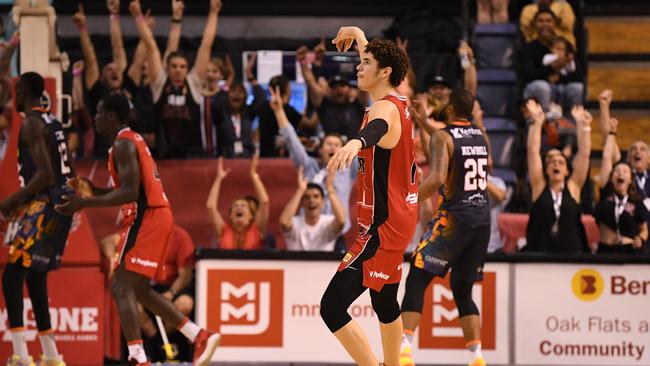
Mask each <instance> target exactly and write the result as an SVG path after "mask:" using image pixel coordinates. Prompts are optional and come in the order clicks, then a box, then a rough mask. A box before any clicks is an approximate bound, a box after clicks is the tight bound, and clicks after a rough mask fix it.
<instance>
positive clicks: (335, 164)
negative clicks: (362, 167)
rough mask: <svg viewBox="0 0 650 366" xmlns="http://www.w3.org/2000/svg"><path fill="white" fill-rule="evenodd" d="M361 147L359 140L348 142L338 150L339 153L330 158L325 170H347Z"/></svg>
mask: <svg viewBox="0 0 650 366" xmlns="http://www.w3.org/2000/svg"><path fill="white" fill-rule="evenodd" d="M361 147H363V146H362V145H361V140H359V139H352V140H350V141H348V143H347V144H345V146H343V147H342V148H340V149H339V151H337V152H336V153H334V156H332V157H331V158H330V161H329V162H328V163H327V169H328V170H344V169H347V168H349V167H350V165H351V164H352V160H353V159H354V157H355V156H357V154H359V150H360V149H361Z"/></svg>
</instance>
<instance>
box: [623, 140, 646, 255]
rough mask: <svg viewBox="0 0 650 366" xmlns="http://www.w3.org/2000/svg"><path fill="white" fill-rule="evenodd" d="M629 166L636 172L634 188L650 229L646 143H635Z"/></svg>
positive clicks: (630, 149) (632, 147) (629, 151)
mask: <svg viewBox="0 0 650 366" xmlns="http://www.w3.org/2000/svg"><path fill="white" fill-rule="evenodd" d="M627 157H628V164H630V166H631V167H632V170H633V171H634V186H635V188H636V191H637V193H638V194H639V196H640V198H641V199H642V200H643V205H644V206H645V208H646V215H645V220H646V223H647V224H648V227H650V179H648V176H649V175H650V174H649V169H650V151H649V150H648V144H647V143H645V142H644V141H636V142H634V143H633V144H632V145H631V146H630V148H629V150H628V153H627ZM645 249H646V252H650V250H648V249H650V248H649V246H647V245H646V248H645Z"/></svg>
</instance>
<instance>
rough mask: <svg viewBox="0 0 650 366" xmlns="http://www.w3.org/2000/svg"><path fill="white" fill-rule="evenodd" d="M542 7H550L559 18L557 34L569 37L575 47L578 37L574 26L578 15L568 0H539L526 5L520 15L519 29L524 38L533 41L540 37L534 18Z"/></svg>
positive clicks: (565, 37)
mask: <svg viewBox="0 0 650 366" xmlns="http://www.w3.org/2000/svg"><path fill="white" fill-rule="evenodd" d="M541 8H550V10H551V11H552V12H553V14H554V15H555V18H556V19H557V28H556V33H557V35H558V36H560V37H562V38H564V39H567V40H568V41H569V42H571V45H573V47H575V46H576V38H575V37H574V35H573V26H574V24H575V21H576V16H575V14H574V13H573V9H572V8H571V5H570V4H569V2H568V1H566V0H537V1H536V2H535V3H533V4H528V5H526V6H524V8H523V9H522V10H521V15H520V16H519V30H520V31H521V34H522V35H523V36H524V40H525V41H526V42H531V41H534V40H536V39H537V38H538V37H539V34H538V32H537V29H536V28H535V27H534V25H533V19H534V18H535V15H536V14H537V12H538V11H539V9H541Z"/></svg>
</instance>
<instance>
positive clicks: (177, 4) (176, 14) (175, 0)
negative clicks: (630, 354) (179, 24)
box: [172, 0, 185, 20]
mask: <svg viewBox="0 0 650 366" xmlns="http://www.w3.org/2000/svg"><path fill="white" fill-rule="evenodd" d="M184 11H185V4H184V3H183V1H182V0H172V19H176V20H180V19H181V18H183V12H184Z"/></svg>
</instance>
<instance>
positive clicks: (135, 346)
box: [128, 339, 147, 363]
mask: <svg viewBox="0 0 650 366" xmlns="http://www.w3.org/2000/svg"><path fill="white" fill-rule="evenodd" d="M128 348H129V358H128V359H129V360H131V359H133V360H136V361H137V362H138V363H145V362H147V354H146V353H145V352H144V347H142V340H141V339H138V340H136V341H131V342H129V343H128Z"/></svg>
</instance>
